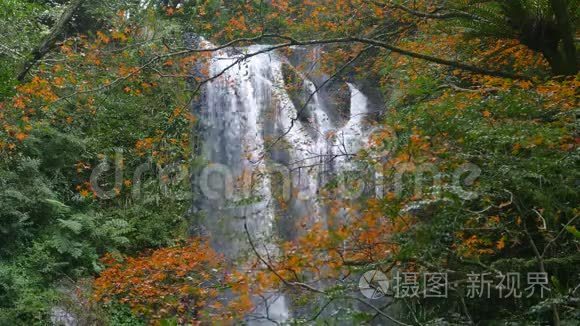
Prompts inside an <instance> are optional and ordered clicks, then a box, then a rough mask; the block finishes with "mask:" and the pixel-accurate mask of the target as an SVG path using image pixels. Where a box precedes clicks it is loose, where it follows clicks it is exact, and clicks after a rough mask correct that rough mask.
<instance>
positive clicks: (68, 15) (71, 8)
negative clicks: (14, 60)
mask: <svg viewBox="0 0 580 326" xmlns="http://www.w3.org/2000/svg"><path fill="white" fill-rule="evenodd" d="M83 2H84V0H72V1H71V3H70V4H69V5H68V6H67V7H66V8H65V10H64V12H63V13H62V15H61V16H60V18H59V19H58V21H57V22H56V24H54V26H53V27H52V28H51V29H50V32H49V34H48V35H47V36H46V37H45V38H44V40H42V42H41V43H40V45H39V46H38V47H37V48H35V49H34V50H33V51H32V53H31V58H30V59H29V60H27V61H26V62H25V63H24V65H23V66H22V69H21V70H20V73H19V74H18V81H20V82H22V81H23V80H24V78H26V74H27V73H28V71H29V70H30V69H31V68H32V67H33V66H34V65H35V64H36V63H37V62H38V61H39V60H40V59H42V57H44V56H45V55H46V54H47V53H48V52H49V51H50V50H51V49H52V47H53V46H54V44H55V43H56V41H57V40H58V38H59V37H60V35H61V34H62V32H63V31H64V30H65V28H66V26H67V24H68V22H69V21H70V20H71V19H72V17H73V14H74V12H75V11H76V10H77V9H78V8H79V7H80V6H81V4H82V3H83Z"/></svg>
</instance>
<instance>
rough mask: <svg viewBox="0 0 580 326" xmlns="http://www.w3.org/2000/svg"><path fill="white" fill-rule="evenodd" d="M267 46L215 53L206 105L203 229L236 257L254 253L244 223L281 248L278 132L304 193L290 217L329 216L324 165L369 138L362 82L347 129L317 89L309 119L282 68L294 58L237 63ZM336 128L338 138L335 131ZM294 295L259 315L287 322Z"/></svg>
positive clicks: (263, 246)
mask: <svg viewBox="0 0 580 326" xmlns="http://www.w3.org/2000/svg"><path fill="white" fill-rule="evenodd" d="M262 49H264V47H263V46H251V47H247V48H243V49H237V51H238V52H237V53H235V52H233V51H234V50H232V52H227V51H225V50H222V51H217V52H216V53H214V55H213V57H212V59H211V62H210V67H209V76H217V75H219V77H218V78H215V79H213V80H212V81H211V82H210V83H208V84H207V85H206V87H205V96H204V103H202V104H201V111H202V112H201V119H200V120H201V122H202V123H203V155H204V157H205V159H207V160H208V162H209V165H208V167H207V168H206V169H205V171H206V172H205V174H204V173H202V177H200V183H201V188H202V192H203V193H204V194H205V196H206V198H204V200H203V201H201V205H199V206H201V207H198V208H200V209H201V210H202V211H204V213H205V214H204V215H205V220H204V221H202V222H200V224H201V225H200V227H201V228H203V229H204V230H205V233H206V234H207V235H209V237H210V238H211V242H212V244H213V246H214V247H215V248H216V249H217V250H218V251H221V252H223V253H224V254H225V255H226V256H227V257H230V258H232V259H235V258H239V257H240V256H242V254H247V253H248V252H249V250H248V249H250V248H249V245H248V241H247V235H246V234H245V230H244V223H247V225H248V229H249V232H250V234H251V236H252V238H253V239H254V240H255V241H256V243H259V248H258V250H263V252H267V253H268V254H274V255H275V249H274V248H272V246H269V245H268V243H269V241H270V239H271V238H272V237H276V236H277V234H276V230H277V229H276V219H275V210H276V204H275V201H274V200H272V199H273V194H272V188H273V186H272V180H273V179H271V176H270V174H268V173H264V172H265V171H266V169H267V168H268V167H269V166H271V165H272V164H273V163H274V162H273V161H275V159H274V158H272V156H268V155H266V154H267V153H265V152H266V151H268V150H270V148H268V146H269V145H268V143H269V142H270V143H271V142H272V138H273V139H276V138H279V140H280V142H279V143H283V144H285V146H282V147H283V148H282V149H278V150H277V151H279V152H282V153H283V155H281V156H282V157H284V159H281V160H278V161H279V162H277V163H285V165H287V166H288V168H289V171H292V173H291V177H290V179H291V182H292V188H293V189H294V190H297V191H293V192H292V194H293V196H292V199H291V201H292V202H293V204H292V205H291V212H292V213H291V214H292V216H290V218H291V219H295V221H297V220H298V219H299V218H302V217H304V216H311V217H312V218H313V219H315V220H320V219H322V218H323V216H322V215H323V213H322V209H321V207H320V204H319V203H318V202H317V200H316V195H317V192H318V189H319V187H320V178H319V175H318V174H317V173H318V172H320V170H319V169H316V168H323V167H321V166H319V164H320V162H321V161H323V160H324V158H325V157H328V156H329V155H335V154H338V153H342V152H343V151H346V153H353V152H355V151H356V150H357V149H358V148H359V147H360V142H358V141H357V139H360V138H361V137H362V136H364V135H363V130H364V128H363V121H364V119H363V118H364V114H365V113H366V112H367V99H366V97H365V96H364V95H363V94H362V93H360V91H358V90H357V89H356V87H355V86H354V85H352V84H348V88H349V90H350V92H351V118H350V120H349V121H348V122H347V123H346V124H345V125H344V126H343V127H342V128H337V126H335V125H333V124H332V122H331V121H330V119H329V117H328V115H327V112H326V107H325V106H324V103H322V102H321V100H320V98H319V97H318V95H317V94H315V95H314V96H312V99H311V101H310V103H308V110H309V111H310V112H312V117H311V118H310V119H309V121H306V122H305V121H301V119H298V115H299V113H300V112H299V110H300V109H301V108H297V107H295V105H294V104H293V102H292V101H291V99H290V96H289V94H288V92H287V91H286V89H285V85H284V75H283V69H282V66H283V64H284V63H285V62H286V60H285V59H284V58H283V57H282V56H280V55H279V54H277V53H273V52H270V53H264V54H259V55H255V56H252V57H250V58H248V59H246V60H243V61H240V62H239V63H236V62H237V61H238V60H239V59H240V58H241V56H243V53H252V52H256V51H259V50H262ZM304 86H305V89H306V90H307V91H308V92H311V93H312V92H314V91H315V90H316V87H315V85H314V84H313V83H312V82H311V81H308V80H306V79H304ZM337 129H338V130H337ZM330 133H332V134H335V135H337V136H336V137H330V136H329V135H330ZM336 162H338V161H336ZM340 162H346V159H342V160H341V161H340ZM335 164H336V163H335ZM296 166H301V167H302V168H297V167H296ZM310 166H312V167H316V168H315V169H311V168H308V167H310ZM334 169H335V170H340V167H336V166H335V167H334ZM290 225H291V224H290ZM278 231H279V230H278ZM287 301H288V300H286V298H285V297H283V296H277V297H275V298H274V299H271V300H270V301H269V302H267V303H266V305H267V309H265V308H264V309H261V310H260V311H258V313H261V314H265V312H266V311H267V312H268V319H270V320H276V321H284V320H286V319H287V318H289V316H290V312H289V307H288V306H287ZM251 323H252V324H257V322H251Z"/></svg>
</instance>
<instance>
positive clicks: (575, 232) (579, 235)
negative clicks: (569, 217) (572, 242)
mask: <svg viewBox="0 0 580 326" xmlns="http://www.w3.org/2000/svg"><path fill="white" fill-rule="evenodd" d="M566 230H567V231H568V232H570V233H572V235H573V236H574V237H576V238H580V231H578V229H576V226H574V225H569V226H567V227H566Z"/></svg>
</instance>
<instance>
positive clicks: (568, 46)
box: [550, 0, 578, 75]
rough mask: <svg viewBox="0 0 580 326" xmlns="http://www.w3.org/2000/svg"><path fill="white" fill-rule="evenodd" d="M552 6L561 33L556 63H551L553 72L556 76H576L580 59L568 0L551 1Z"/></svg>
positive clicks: (555, 58)
mask: <svg viewBox="0 0 580 326" xmlns="http://www.w3.org/2000/svg"><path fill="white" fill-rule="evenodd" d="M550 5H551V6H552V10H553V11H554V16H555V17H556V23H557V25H558V31H559V32H560V37H561V40H562V41H561V44H558V48H557V52H558V55H557V56H554V62H553V63H552V62H551V63H550V65H551V67H552V71H553V72H554V74H556V75H575V74H577V73H578V58H577V56H576V45H575V44H574V31H573V30H572V24H571V22H570V15H569V14H568V4H567V1H566V0H550Z"/></svg>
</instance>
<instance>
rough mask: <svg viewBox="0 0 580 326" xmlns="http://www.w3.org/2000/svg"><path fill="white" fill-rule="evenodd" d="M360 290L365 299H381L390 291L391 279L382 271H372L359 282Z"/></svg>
mask: <svg viewBox="0 0 580 326" xmlns="http://www.w3.org/2000/svg"><path fill="white" fill-rule="evenodd" d="M358 288H359V289H360V292H361V293H362V295H364V296H365V297H367V298H369V299H380V298H382V297H384V296H385V295H386V294H387V291H388V290H389V279H388V278H387V276H386V275H385V274H384V273H383V272H381V271H377V270H370V271H368V272H366V273H364V274H363V276H361V278H360V280H359V281H358Z"/></svg>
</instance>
